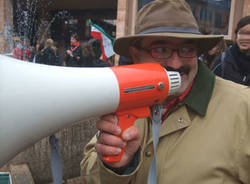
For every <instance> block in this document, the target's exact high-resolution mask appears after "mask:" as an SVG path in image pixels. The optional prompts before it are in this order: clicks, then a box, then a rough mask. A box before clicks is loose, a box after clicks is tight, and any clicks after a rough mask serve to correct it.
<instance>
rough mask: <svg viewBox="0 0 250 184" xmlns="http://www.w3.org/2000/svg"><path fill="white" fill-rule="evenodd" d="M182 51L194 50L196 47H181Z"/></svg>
mask: <svg viewBox="0 0 250 184" xmlns="http://www.w3.org/2000/svg"><path fill="white" fill-rule="evenodd" d="M180 51H181V52H193V51H194V48H189V47H183V48H181V49H180Z"/></svg>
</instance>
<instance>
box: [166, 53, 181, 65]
mask: <svg viewBox="0 0 250 184" xmlns="http://www.w3.org/2000/svg"><path fill="white" fill-rule="evenodd" d="M167 65H168V66H169V67H171V68H173V69H178V68H180V67H181V66H182V61H181V58H180V56H179V55H178V53H177V51H173V55H172V57H171V58H169V61H168V62H167Z"/></svg>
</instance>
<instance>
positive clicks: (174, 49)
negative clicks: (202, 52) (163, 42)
mask: <svg viewBox="0 0 250 184" xmlns="http://www.w3.org/2000/svg"><path fill="white" fill-rule="evenodd" d="M141 41H142V40H137V41H136V42H135V43H134V44H133V46H134V47H136V48H137V49H141V50H144V51H146V52H148V53H150V55H151V56H152V58H154V59H169V58H171V57H172V56H173V54H174V52H177V55H178V56H179V57H180V58H194V57H196V56H198V49H197V47H196V46H194V48H193V49H194V54H193V55H192V56H190V57H183V56H182V55H181V54H180V49H181V48H169V47H162V46H159V47H157V46H156V47H151V48H143V47H141V46H140V44H141ZM183 45H185V44H183ZM156 48H168V49H170V50H171V54H170V55H169V56H168V57H163V58H159V57H155V56H153V54H152V49H156ZM182 48H185V47H182Z"/></svg>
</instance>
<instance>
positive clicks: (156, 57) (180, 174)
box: [81, 0, 250, 184]
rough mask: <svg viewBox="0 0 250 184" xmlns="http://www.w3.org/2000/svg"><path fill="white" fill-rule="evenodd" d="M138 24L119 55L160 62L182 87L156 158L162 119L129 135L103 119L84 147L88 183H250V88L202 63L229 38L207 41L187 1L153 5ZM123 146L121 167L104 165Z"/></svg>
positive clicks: (165, 117)
mask: <svg viewBox="0 0 250 184" xmlns="http://www.w3.org/2000/svg"><path fill="white" fill-rule="evenodd" d="M135 25H136V26H135V34H133V35H128V36H124V37H119V38H118V39H116V40H115V42H114V51H115V52H116V53H117V54H119V55H122V56H125V57H127V58H130V59H131V60H132V61H133V63H134V64H140V63H148V62H156V63H159V64H161V65H162V66H163V67H164V68H165V69H166V70H168V71H176V72H179V73H180V76H181V86H180V88H179V90H178V91H177V92H176V93H175V94H174V96H173V97H172V98H167V99H166V100H165V101H164V102H163V103H162V104H161V108H160V109H159V111H158V113H156V114H158V115H160V114H162V115H161V117H160V118H159V121H158V122H159V123H158V125H160V126H161V127H160V133H159V142H158V146H157V149H156V152H155V153H154V148H153V147H154V144H153V137H152V132H154V131H153V130H152V129H153V127H154V126H157V124H155V123H152V122H155V119H153V118H152V116H153V117H154V114H155V113H153V114H152V115H151V116H150V117H148V118H142V119H137V120H136V122H135V125H134V126H131V127H130V128H128V129H126V130H125V131H124V132H123V133H122V134H121V129H120V127H119V126H118V125H117V117H116V116H115V115H114V114H108V115H104V116H102V117H101V118H100V120H99V121H97V123H96V127H97V129H98V133H97V134H96V136H95V137H93V139H92V140H91V141H90V142H89V143H88V144H87V145H86V146H85V149H84V157H83V160H82V162H81V173H82V177H81V178H82V180H83V183H95V184H99V183H101V184H110V183H119V184H132V183H133V184H142V183H143V184H145V183H148V182H147V181H150V182H152V183H154V184H221V183H228V184H239V183H248V184H249V183H250V174H249V171H250V151H249V148H250V125H249V123H250V115H249V114H250V100H249V99H250V88H248V87H246V86H243V85H239V84H236V83H233V82H231V81H227V80H224V79H222V78H220V77H216V76H215V75H214V74H213V73H212V72H211V70H209V69H208V68H207V67H206V65H205V64H204V63H203V62H201V61H198V57H199V56H200V54H203V53H205V52H207V51H209V50H211V49H212V48H213V47H215V45H216V44H217V43H218V42H220V41H221V40H222V39H223V36H220V35H202V34H201V33H200V32H199V28H198V25H197V22H196V20H195V18H194V16H193V14H192V11H191V8H190V6H189V5H188V3H187V2H186V1H184V0H155V1H152V2H151V3H148V4H147V5H145V6H144V7H143V8H142V9H141V10H140V11H139V12H138V15H137V19H136V24H135ZM161 120H162V121H161ZM120 123H124V122H120ZM120 134H121V135H120ZM121 148H124V149H125V152H124V154H123V156H122V158H121V160H120V161H119V162H106V161H105V160H104V159H103V157H104V156H116V155H118V154H120V153H121ZM154 156H155V157H156V161H157V162H156V163H155V162H152V159H153V157H154ZM153 163H155V166H156V167H153V166H154V165H152V164H153ZM150 165H152V167H150ZM150 168H151V169H150ZM154 171H155V172H156V173H155V174H154ZM148 176H152V177H148ZM153 176H155V179H156V180H154V177H153ZM151 179H152V180H151Z"/></svg>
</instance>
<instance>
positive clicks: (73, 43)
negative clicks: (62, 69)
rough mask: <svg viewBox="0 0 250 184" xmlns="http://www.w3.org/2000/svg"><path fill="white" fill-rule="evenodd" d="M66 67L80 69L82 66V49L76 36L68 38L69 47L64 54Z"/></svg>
mask: <svg viewBox="0 0 250 184" xmlns="http://www.w3.org/2000/svg"><path fill="white" fill-rule="evenodd" d="M65 56H66V58H65V62H66V66H72V67H81V66H82V47H81V44H80V42H79V39H78V36H77V34H72V35H71V37H70V47H69V48H68V49H67V50H66V53H65Z"/></svg>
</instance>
